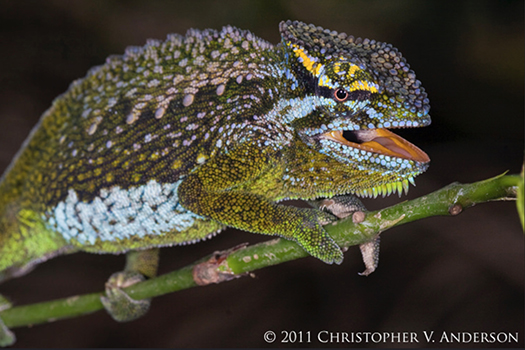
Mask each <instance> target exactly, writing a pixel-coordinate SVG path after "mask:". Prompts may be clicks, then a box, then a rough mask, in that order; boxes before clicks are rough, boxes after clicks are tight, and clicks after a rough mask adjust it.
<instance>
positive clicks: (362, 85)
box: [349, 80, 377, 92]
mask: <svg viewBox="0 0 525 350" xmlns="http://www.w3.org/2000/svg"><path fill="white" fill-rule="evenodd" d="M349 89H350V91H356V90H360V91H363V90H364V91H369V92H377V85H376V84H374V83H372V82H368V81H366V80H358V81H354V82H353V83H352V84H350V85H349Z"/></svg>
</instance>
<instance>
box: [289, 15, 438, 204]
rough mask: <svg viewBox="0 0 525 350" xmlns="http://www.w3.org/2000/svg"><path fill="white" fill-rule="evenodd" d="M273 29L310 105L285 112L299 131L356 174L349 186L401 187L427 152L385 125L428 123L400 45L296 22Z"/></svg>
mask: <svg viewBox="0 0 525 350" xmlns="http://www.w3.org/2000/svg"><path fill="white" fill-rule="evenodd" d="M280 29H281V34H282V37H283V46H284V47H285V48H286V50H287V51H288V59H289V60H290V66H291V67H292V69H293V74H294V75H296V76H301V77H306V79H304V80H305V81H307V82H308V83H307V84H304V93H305V96H308V97H307V99H305V102H306V103H309V104H310V107H311V108H310V110H311V113H309V114H303V115H301V116H300V118H297V119H294V120H293V126H294V128H295V130H296V131H297V133H298V135H299V136H300V137H301V139H302V140H303V141H304V142H305V143H306V144H307V145H309V146H310V147H312V148H314V149H316V150H317V151H318V152H320V153H323V154H325V155H327V156H329V157H331V158H333V159H335V160H336V161H337V162H339V163H343V164H344V165H345V166H347V167H350V168H351V169H352V170H353V171H354V173H355V174H359V175H362V176H353V178H352V191H353V192H354V193H355V194H357V195H364V196H377V195H378V194H383V195H385V194H390V193H391V192H395V191H398V192H399V193H401V191H402V190H403V189H404V190H405V192H406V191H407V190H408V183H409V182H411V183H413V177H414V176H416V175H418V174H420V173H422V172H424V171H425V170H426V169H427V167H428V163H429V161H430V159H429V157H428V156H427V155H426V154H425V153H424V152H423V151H422V150H420V149H419V148H418V147H416V146H415V145H413V144H411V143H410V142H408V141H406V140H405V139H403V138H401V137H400V136H398V135H396V134H395V133H393V132H391V131H389V130H387V129H390V128H406V127H419V126H426V125H429V124H430V116H429V115H428V111H429V108H430V107H429V102H428V98H427V95H426V93H425V90H424V89H423V88H422V87H421V86H420V82H419V81H418V80H416V78H415V74H414V72H413V71H412V70H410V68H409V65H408V64H407V63H406V61H405V59H404V58H403V57H402V56H401V53H399V52H398V51H397V49H396V48H394V47H392V46H391V45H390V44H386V43H381V42H376V41H374V40H368V39H361V38H357V39H355V38H354V37H352V36H347V35H346V34H344V33H336V32H333V31H329V30H324V29H323V28H320V27H315V26H313V25H306V24H304V23H301V22H291V21H288V22H283V23H281V27H280ZM306 100H307V101H306Z"/></svg>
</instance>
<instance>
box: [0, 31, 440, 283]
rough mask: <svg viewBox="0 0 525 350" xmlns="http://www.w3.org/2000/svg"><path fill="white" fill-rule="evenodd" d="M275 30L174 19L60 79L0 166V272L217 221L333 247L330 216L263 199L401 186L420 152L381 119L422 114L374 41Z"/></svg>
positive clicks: (175, 234)
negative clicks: (265, 33)
mask: <svg viewBox="0 0 525 350" xmlns="http://www.w3.org/2000/svg"><path fill="white" fill-rule="evenodd" d="M280 30H281V34H282V42H281V43H280V44H279V45H275V46H274V45H272V44H270V43H268V42H266V41H264V40H262V39H259V38H257V37H255V36H254V35H253V34H251V33H250V32H248V31H243V30H239V29H236V28H233V27H225V28H223V29H222V31H215V30H204V31H198V30H189V31H188V33H187V34H186V36H181V35H170V36H168V38H167V40H166V41H164V42H161V41H156V40H150V41H148V43H147V45H146V46H144V47H142V48H137V47H131V48H128V49H127V50H126V53H125V54H124V55H123V56H111V57H109V58H108V59H107V61H106V63H105V64H104V65H102V66H99V67H95V68H93V69H91V70H90V71H89V72H88V74H87V76H86V77H85V78H83V79H79V80H77V81H75V82H73V83H72V84H71V86H70V88H69V89H68V91H66V92H65V93H64V94H63V95H61V96H59V97H58V98H57V99H56V100H55V101H54V102H53V105H52V106H51V108H50V109H49V110H47V111H46V112H45V113H44V115H43V116H42V118H41V120H40V122H39V123H38V125H37V126H36V127H35V128H34V130H33V131H32V133H31V135H30V136H29V138H28V139H27V141H26V142H25V143H24V145H23V147H22V149H21V151H20V152H19V153H18V154H17V156H16V157H15V159H14V160H13V163H12V164H11V165H10V167H9V168H8V170H7V171H6V172H5V173H4V175H3V177H2V179H1V182H0V280H2V279H7V278H9V277H13V276H18V275H21V274H23V273H25V272H27V271H28V270H29V269H30V268H31V267H32V266H33V265H35V264H37V263H39V262H41V261H44V260H46V259H48V258H51V257H53V256H56V255H59V254H65V253H71V252H75V251H80V250H81V251H87V252H96V253H123V252H127V251H133V250H144V249H149V248H153V247H161V246H169V245H174V244H186V243H192V242H196V241H198V240H202V239H204V238H206V237H209V236H212V235H214V234H215V233H217V232H219V231H220V230H221V229H223V228H225V227H227V226H230V227H236V228H239V229H243V230H246V231H249V232H254V233H261V234H268V235H278V236H281V237H284V238H286V239H291V240H294V241H296V242H297V243H299V244H300V245H301V246H302V247H303V248H304V249H305V250H306V251H307V252H308V253H310V254H311V255H312V256H314V257H316V258H319V259H321V260H322V261H324V262H326V263H338V264H339V263H341V261H342V260H343V254H342V252H341V249H340V248H339V247H338V246H337V244H336V243H335V242H334V241H333V240H332V239H331V238H330V237H329V236H328V235H327V234H326V233H325V231H324V230H323V228H322V225H323V224H326V223H328V222H330V221H333V220H335V219H336V216H334V215H332V214H331V213H329V212H325V211H321V210H319V209H305V208H295V207H290V206H283V205H280V204H278V202H279V201H281V200H283V199H287V198H288V199H305V200H315V199H319V198H337V197H336V196H343V195H346V196H348V195H353V194H355V195H358V196H374V197H375V196H377V195H378V194H383V195H385V194H390V193H391V192H400V193H401V191H402V190H405V191H406V190H407V188H408V182H409V181H410V182H412V181H413V177H415V176H417V175H418V174H420V173H422V172H423V171H425V170H426V168H427V165H428V162H429V159H428V157H427V156H426V155H425V154H424V153H423V152H422V151H420V150H419V149H417V147H415V146H413V145H411V144H409V143H408V142H407V141H404V140H402V139H401V138H399V137H396V136H395V135H394V136H392V135H391V134H385V133H384V132H383V130H384V129H385V128H395V127H416V126H425V125H428V124H429V123H430V117H429V116H428V110H429V106H428V99H427V98H426V93H425V91H424V89H423V88H422V87H420V83H419V81H418V80H416V79H415V75H414V73H413V72H412V71H411V70H410V69H409V66H408V64H407V63H406V61H405V60H404V58H402V57H401V54H400V53H399V52H398V51H397V50H396V49H395V48H393V47H392V46H391V45H389V44H385V43H380V42H375V41H370V40H368V39H364V40H362V39H360V38H358V39H355V38H353V37H351V36H347V35H346V34H342V33H341V34H339V33H336V32H331V31H328V30H324V29H322V28H320V27H315V26H312V25H310V26H308V25H306V24H304V23H301V22H291V21H287V22H282V23H281V25H280ZM385 132H386V131H385ZM400 140H401V141H400Z"/></svg>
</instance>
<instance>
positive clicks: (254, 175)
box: [178, 146, 343, 264]
mask: <svg viewBox="0 0 525 350" xmlns="http://www.w3.org/2000/svg"><path fill="white" fill-rule="evenodd" d="M270 159H271V156H270V155H268V154H266V153H265V152H264V151H261V150H260V149H258V148H257V147H254V146H252V147H251V148H249V147H247V148H239V149H234V150H232V151H230V152H228V153H227V154H225V155H223V156H222V157H216V158H215V159H214V160H210V161H208V162H207V163H205V164H203V165H202V166H201V167H200V168H199V169H198V170H196V171H194V172H193V173H191V174H190V175H188V176H187V177H186V178H185V179H184V181H183V182H182V183H181V184H180V186H179V188H178V195H179V200H180V203H181V204H182V206H183V207H184V208H186V209H187V210H190V211H192V212H193V213H196V214H199V215H202V216H205V217H208V218H211V219H213V220H215V221H218V222H219V223H221V224H225V225H227V226H231V227H235V228H238V229H241V230H246V231H248V232H253V233H262V234H268V235H276V236H281V237H284V238H286V239H289V240H293V241H295V242H297V243H298V244H299V245H301V247H303V248H304V250H306V251H307V252H308V253H309V254H310V255H312V256H314V257H316V258H318V259H320V260H322V261H324V262H326V263H328V264H332V263H336V264H340V263H341V262H342V261H343V252H342V251H341V249H340V248H339V246H338V245H337V244H336V243H335V242H334V240H333V239H332V238H331V237H330V236H329V235H328V234H327V233H326V232H325V230H324V229H323V225H324V224H327V223H329V222H332V221H334V220H335V219H336V218H335V217H334V216H333V215H331V214H329V213H326V212H323V211H321V210H318V209H306V208H295V207H290V206H284V205H280V204H276V203H274V202H272V201H270V200H268V199H267V198H266V197H265V194H266V192H267V191H265V189H266V188H268V187H265V186H268V185H267V184H265V181H264V180H265V177H266V176H268V173H269V172H272V171H275V170H274V169H275V168H277V166H276V165H275V164H272V162H271V160H270ZM224 169H230V170H229V171H224ZM268 190H270V188H268ZM254 192H255V193H254Z"/></svg>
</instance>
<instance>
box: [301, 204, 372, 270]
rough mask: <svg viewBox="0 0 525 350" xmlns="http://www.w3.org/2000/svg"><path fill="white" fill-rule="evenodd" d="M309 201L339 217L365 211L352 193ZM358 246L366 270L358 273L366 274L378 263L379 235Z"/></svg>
mask: <svg viewBox="0 0 525 350" xmlns="http://www.w3.org/2000/svg"><path fill="white" fill-rule="evenodd" d="M309 203H310V204H311V205H313V206H315V207H317V208H319V209H322V210H326V211H328V212H330V213H332V214H334V215H335V216H337V217H338V218H340V219H343V218H345V217H347V216H349V215H353V214H354V213H358V212H364V211H366V208H365V206H364V205H363V203H361V201H360V200H359V199H358V198H357V197H355V196H352V195H347V196H337V197H333V198H330V199H321V200H317V201H309ZM359 248H360V250H361V256H362V257H363V262H364V263H365V267H366V270H365V271H363V272H361V273H360V275H363V276H368V275H369V274H371V273H372V272H374V271H375V269H376V268H377V265H378V264H379V236H377V237H375V238H374V239H373V240H372V241H370V242H366V243H363V244H361V245H359Z"/></svg>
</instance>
